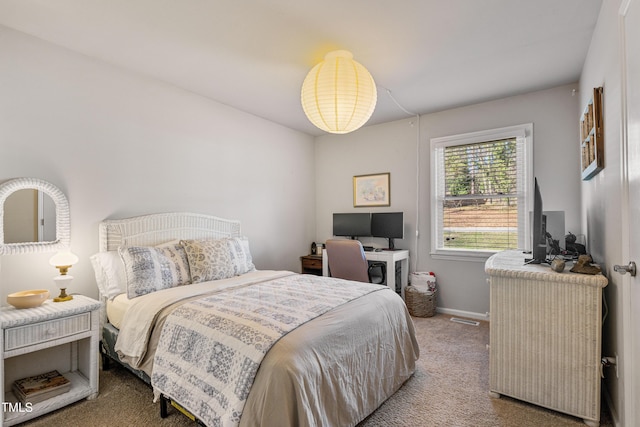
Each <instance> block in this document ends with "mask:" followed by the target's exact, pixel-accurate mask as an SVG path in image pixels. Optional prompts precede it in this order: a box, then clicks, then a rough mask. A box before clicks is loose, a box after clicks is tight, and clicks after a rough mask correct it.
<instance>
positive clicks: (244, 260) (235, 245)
mask: <svg viewBox="0 0 640 427" xmlns="http://www.w3.org/2000/svg"><path fill="white" fill-rule="evenodd" d="M226 240H227V245H228V247H229V257H230V258H231V263H232V264H233V267H234V273H235V275H236V276H239V275H241V274H245V273H248V272H250V271H254V270H255V269H256V266H255V265H253V259H252V258H251V251H249V240H248V239H247V238H246V237H234V238H229V239H226Z"/></svg>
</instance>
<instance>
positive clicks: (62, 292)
mask: <svg viewBox="0 0 640 427" xmlns="http://www.w3.org/2000/svg"><path fill="white" fill-rule="evenodd" d="M72 299H73V295H67V290H66V289H65V288H61V289H60V295H58V296H57V297H55V298H54V299H53V302H64V301H71V300H72Z"/></svg>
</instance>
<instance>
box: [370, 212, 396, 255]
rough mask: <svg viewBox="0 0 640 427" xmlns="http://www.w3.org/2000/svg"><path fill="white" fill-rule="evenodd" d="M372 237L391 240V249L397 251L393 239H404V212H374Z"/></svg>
mask: <svg viewBox="0 0 640 427" xmlns="http://www.w3.org/2000/svg"><path fill="white" fill-rule="evenodd" d="M371 235H372V236H373V237H384V238H386V239H388V240H389V249H390V250H393V249H395V244H394V241H393V239H404V213H403V212H374V213H372V214H371Z"/></svg>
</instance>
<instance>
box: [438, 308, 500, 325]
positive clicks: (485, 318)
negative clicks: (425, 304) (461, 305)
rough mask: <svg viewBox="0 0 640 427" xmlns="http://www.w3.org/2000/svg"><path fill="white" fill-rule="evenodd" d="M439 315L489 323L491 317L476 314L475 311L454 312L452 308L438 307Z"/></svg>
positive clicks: (484, 314)
mask: <svg viewBox="0 0 640 427" xmlns="http://www.w3.org/2000/svg"><path fill="white" fill-rule="evenodd" d="M436 312H437V313H442V314H450V315H452V316H456V317H466V318H467V319H475V320H483V321H485V322H488V321H489V316H487V314H486V313H475V312H473V311H463V310H454V309H452V308H442V307H436Z"/></svg>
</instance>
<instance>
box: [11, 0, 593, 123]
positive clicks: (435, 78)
mask: <svg viewBox="0 0 640 427" xmlns="http://www.w3.org/2000/svg"><path fill="white" fill-rule="evenodd" d="M601 3H602V0H481V1H480V0H393V1H392V0H313V1H311V0H0V24H2V25H5V26H7V27H10V28H13V29H15V30H19V31H22V32H24V33H27V34H30V35H33V36H36V37H39V38H42V39H44V40H47V41H50V42H52V43H55V44H57V45H60V46H63V47H66V48H68V49H71V50H74V51H77V52H80V53H83V54H85V55H88V56H90V57H93V58H97V59H100V60H102V61H105V62H107V63H111V64H113V65H116V66H118V67H122V68H126V69H129V70H132V71H134V72H137V73H139V74H142V75H146V76H149V77H152V78H155V79H159V80H162V81H164V82H166V83H168V84H171V85H175V86H178V87H180V88H183V89H185V90H188V91H190V92H193V93H196V94H199V95H202V96H204V97H207V98H210V99H213V100H216V101H219V102H221V103H224V104H227V105H230V106H233V107H235V108H237V109H239V110H243V111H246V112H248V113H251V114H254V115H256V116H259V117H263V118H265V119H268V120H271V121H273V122H276V123H280V124H282V125H284V126H287V127H289V128H292V129H296V130H299V131H302V132H305V133H308V134H311V135H321V134H323V132H322V131H320V130H319V129H317V128H315V127H314V126H313V125H312V124H310V123H309V122H308V120H307V119H306V117H305V116H304V113H303V111H302V107H301V105H300V88H301V85H302V81H303V80H304V77H305V76H306V74H307V72H308V71H309V70H310V69H311V68H312V67H313V65H315V64H316V63H317V62H319V61H320V60H322V58H323V56H324V54H325V53H327V52H329V51H331V50H335V49H346V50H349V51H351V52H352V53H353V55H354V59H355V60H356V61H358V62H360V63H361V64H363V65H364V66H365V67H366V68H367V69H368V70H369V72H370V73H371V74H372V76H373V78H374V80H375V81H376V84H377V86H378V103H377V106H376V110H375V112H374V113H373V116H372V118H371V120H370V121H369V122H368V124H374V123H383V122H388V121H391V120H397V119H401V118H403V117H407V116H408V115H409V114H408V113H411V114H424V113H430V112H435V111H441V110H446V109H450V108H455V107H459V106H464V105H469V104H474V103H478V102H483V101H488V100H491V99H497V98H503V97H506V96H511V95H516V94H520V93H526V92H530V91H535V90H540V89H545V88H549V87H554V86H558V85H562V84H568V83H574V82H577V81H578V79H579V77H580V71H581V69H582V66H583V63H584V60H585V57H586V54H587V50H588V47H589V43H590V41H591V36H592V33H593V30H594V27H595V23H596V20H597V17H598V13H599V11H600V5H601ZM394 100H395V101H394Z"/></svg>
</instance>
